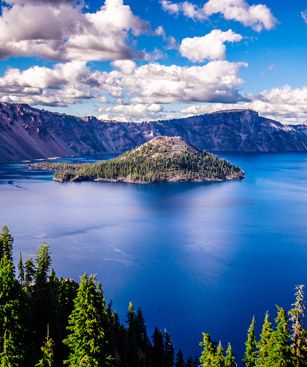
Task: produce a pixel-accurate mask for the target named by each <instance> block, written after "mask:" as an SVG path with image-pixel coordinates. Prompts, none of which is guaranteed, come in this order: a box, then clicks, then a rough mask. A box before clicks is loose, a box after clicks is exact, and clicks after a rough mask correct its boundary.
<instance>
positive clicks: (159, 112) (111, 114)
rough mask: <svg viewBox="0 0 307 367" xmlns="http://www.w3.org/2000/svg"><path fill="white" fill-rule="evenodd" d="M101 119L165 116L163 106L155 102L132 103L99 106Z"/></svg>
mask: <svg viewBox="0 0 307 367" xmlns="http://www.w3.org/2000/svg"><path fill="white" fill-rule="evenodd" d="M98 112H100V113H101V114H100V115H99V116H98V118H99V119H101V120H116V121H122V122H129V121H144V120H156V119H160V118H163V117H164V116H165V112H164V108H163V107H162V106H161V105H160V104H157V103H152V104H141V103H140V104H132V105H125V104H122V105H117V106H112V107H107V108H100V109H99V111H98Z"/></svg>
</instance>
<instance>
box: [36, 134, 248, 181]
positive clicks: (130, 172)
mask: <svg viewBox="0 0 307 367" xmlns="http://www.w3.org/2000/svg"><path fill="white" fill-rule="evenodd" d="M34 167H35V168H42V169H49V170H52V171H54V180H55V181H59V182H68V181H109V182H127V183H157V182H206V181H227V180H241V179H243V178H244V172H243V171H242V170H241V169H240V168H239V167H237V166H235V165H233V164H231V163H229V162H228V161H226V160H225V159H221V158H218V157H217V156H216V155H214V154H212V153H207V152H205V151H201V150H199V149H197V148H195V147H194V146H192V145H190V144H189V143H187V142H186V141H185V140H184V139H183V138H181V137H179V136H160V137H156V138H154V139H152V140H150V141H148V142H146V143H144V144H142V145H140V146H139V147H137V148H135V149H132V150H130V151H128V152H126V153H124V154H122V155H120V156H118V157H117V158H114V159H110V160H105V161H99V162H97V163H88V164H80V163H72V164H65V163H37V164H35V166H34Z"/></svg>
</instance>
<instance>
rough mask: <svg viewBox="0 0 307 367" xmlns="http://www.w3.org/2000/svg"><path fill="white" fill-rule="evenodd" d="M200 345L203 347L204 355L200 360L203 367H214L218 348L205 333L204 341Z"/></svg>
mask: <svg viewBox="0 0 307 367" xmlns="http://www.w3.org/2000/svg"><path fill="white" fill-rule="evenodd" d="M199 345H200V346H202V347H203V352H202V355H201V357H200V358H199V361H200V363H201V364H202V367H212V366H214V362H215V355H216V347H215V345H214V343H213V341H212V340H211V338H210V336H209V334H207V333H203V341H202V342H201V343H200V344H199Z"/></svg>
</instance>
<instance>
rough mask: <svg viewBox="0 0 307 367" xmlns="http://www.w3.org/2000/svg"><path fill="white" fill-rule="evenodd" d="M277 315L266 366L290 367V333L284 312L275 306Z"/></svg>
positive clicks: (291, 362) (291, 363)
mask: <svg viewBox="0 0 307 367" xmlns="http://www.w3.org/2000/svg"><path fill="white" fill-rule="evenodd" d="M277 309H278V313H277V317H276V319H275V321H276V325H277V327H276V330H274V331H273V333H272V346H271V349H270V351H269V353H268V357H267V361H266V366H269V367H291V366H292V365H293V360H292V355H291V347H290V332H289V325H288V319H287V315H286V312H285V310H284V309H283V308H282V307H279V306H277Z"/></svg>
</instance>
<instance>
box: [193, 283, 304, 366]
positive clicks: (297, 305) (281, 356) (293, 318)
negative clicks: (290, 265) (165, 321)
mask: <svg viewBox="0 0 307 367" xmlns="http://www.w3.org/2000/svg"><path fill="white" fill-rule="evenodd" d="M303 288H304V286H303V285H298V286H296V292H295V296H296V297H295V302H294V304H293V305H292V309H291V310H290V311H289V312H288V313H287V312H286V311H285V310H284V309H283V308H282V307H279V306H277V315H276V318H275V320H274V321H275V322H274V325H273V324H272V322H271V321H270V317H269V314H268V312H267V313H266V314H265V317H264V322H263V325H262V329H261V333H260V335H259V337H256V331H255V326H256V321H255V317H253V319H252V322H251V325H250V327H249V329H248V333H247V340H246V342H245V354H244V359H243V361H242V362H243V364H244V366H246V367H304V366H307V330H305V329H304V327H303V318H304V310H305V306H304V292H303ZM200 345H201V346H202V347H203V352H202V355H201V357H200V359H199V360H200V363H201V366H202V367H235V366H237V364H236V360H235V357H234V355H233V353H232V349H231V345H230V344H228V347H227V351H226V353H224V350H223V346H222V344H221V342H219V343H218V344H217V343H214V342H213V341H212V340H211V338H210V336H209V334H206V333H204V334H203V341H202V342H201V343H200Z"/></svg>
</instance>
